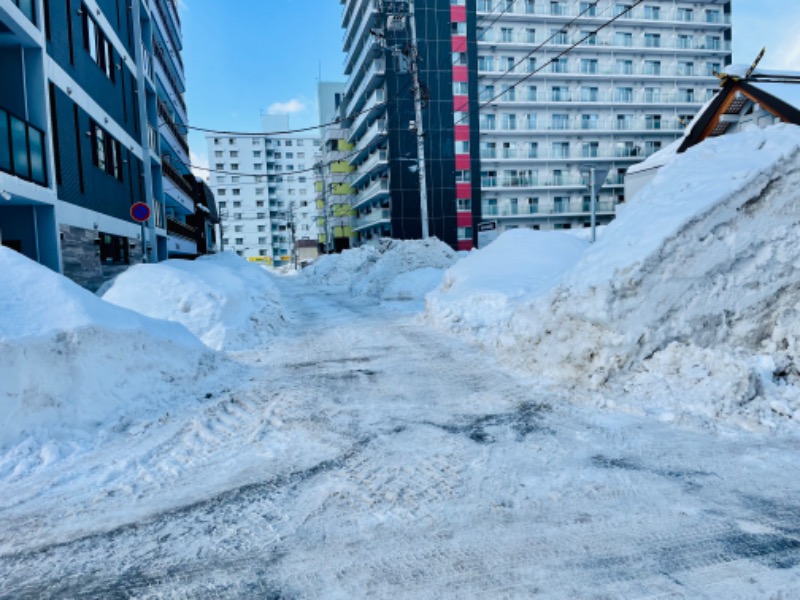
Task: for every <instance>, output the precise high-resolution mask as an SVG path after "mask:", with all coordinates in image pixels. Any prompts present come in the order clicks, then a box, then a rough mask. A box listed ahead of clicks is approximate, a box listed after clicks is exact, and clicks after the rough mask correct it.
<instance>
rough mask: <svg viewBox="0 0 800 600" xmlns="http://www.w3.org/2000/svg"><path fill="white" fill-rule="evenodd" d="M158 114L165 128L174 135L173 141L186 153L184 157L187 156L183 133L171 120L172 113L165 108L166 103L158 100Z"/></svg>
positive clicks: (187, 147)
mask: <svg viewBox="0 0 800 600" xmlns="http://www.w3.org/2000/svg"><path fill="white" fill-rule="evenodd" d="M158 116H159V118H160V120H161V121H162V122H163V123H164V125H166V126H167V129H168V130H169V131H170V133H172V135H173V136H174V137H175V141H176V142H177V143H178V145H179V146H180V147H181V148H182V149H183V151H184V152H185V153H186V157H187V158H188V156H189V144H188V143H187V142H186V139H185V138H184V135H185V134H184V132H182V131H181V130H180V128H179V127H178V125H177V124H176V123H175V121H174V120H173V118H172V115H171V114H170V112H169V110H167V107H166V105H165V104H164V103H163V102H161V101H160V100H159V101H158Z"/></svg>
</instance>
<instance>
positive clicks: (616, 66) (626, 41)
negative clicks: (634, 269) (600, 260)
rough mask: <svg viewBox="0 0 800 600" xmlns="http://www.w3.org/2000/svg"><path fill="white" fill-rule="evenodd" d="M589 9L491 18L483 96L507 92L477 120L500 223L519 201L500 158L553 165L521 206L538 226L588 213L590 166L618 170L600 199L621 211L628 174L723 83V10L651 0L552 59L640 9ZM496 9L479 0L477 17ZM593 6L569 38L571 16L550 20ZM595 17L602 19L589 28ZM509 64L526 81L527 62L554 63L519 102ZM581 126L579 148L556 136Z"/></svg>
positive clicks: (486, 179) (527, 5)
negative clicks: (543, 219) (543, 220)
mask: <svg viewBox="0 0 800 600" xmlns="http://www.w3.org/2000/svg"><path fill="white" fill-rule="evenodd" d="M591 4H592V3H590V2H580V3H571V2H559V1H554V2H549V1H544V2H543V1H542V0H536V1H533V0H530V1H529V0H524V1H523V0H520V1H517V2H515V3H514V6H513V8H512V9H509V10H508V11H507V14H504V15H501V16H500V17H499V18H497V20H496V22H494V23H493V20H494V17H495V16H497V13H499V12H500V11H501V10H502V9H501V8H497V10H495V14H494V15H493V16H492V19H486V22H487V25H484V28H485V32H484V39H485V40H486V41H485V42H479V44H478V54H479V58H478V73H477V80H478V81H477V83H478V90H479V99H480V100H481V101H484V102H485V101H487V100H489V99H490V98H492V97H493V96H494V95H495V94H496V93H497V92H503V91H505V92H506V93H505V94H504V96H501V98H499V99H498V100H496V101H495V103H492V105H489V106H486V107H482V108H481V110H480V115H479V127H480V131H481V147H480V156H481V160H482V168H481V175H482V176H481V187H482V188H483V190H484V194H486V193H488V191H492V192H493V193H494V194H495V195H496V198H493V199H490V200H492V201H493V204H492V203H487V201H486V200H484V201H482V202H481V206H482V208H483V209H484V214H490V213H488V212H487V209H488V210H492V211H496V212H494V214H497V215H498V216H503V213H508V214H510V212H511V210H512V208H511V207H512V199H513V198H514V195H513V194H509V193H508V192H506V191H505V190H504V181H512V180H513V177H509V178H504V177H503V175H502V173H503V171H502V169H495V167H496V166H497V164H502V163H491V162H487V161H492V160H498V161H502V160H506V161H514V162H515V163H519V166H520V167H521V166H523V165H524V164H525V161H531V162H530V163H529V164H531V165H536V164H540V165H541V164H546V165H547V169H546V170H545V171H543V172H542V176H541V177H538V176H537V177H534V176H533V174H531V177H530V180H531V181H532V182H533V181H536V182H537V183H536V184H535V185H536V188H535V190H534V191H535V197H536V202H535V204H526V203H525V202H522V199H520V203H519V204H517V206H519V214H520V215H533V216H531V217H530V218H531V219H536V218H537V217H538V216H539V215H542V216H543V215H547V214H552V213H553V212H562V213H565V214H569V217H570V218H572V212H569V213H567V210H571V211H577V213H581V212H585V211H582V210H581V209H583V208H584V204H583V203H582V202H580V201H579V200H580V199H582V198H583V195H584V194H585V187H583V186H584V184H583V181H582V178H581V177H580V174H579V168H580V165H581V164H585V163H587V162H590V161H591V162H593V163H595V164H598V165H603V166H609V167H610V172H611V173H612V175H610V176H609V179H608V180H607V186H606V187H604V188H603V190H602V192H601V203H603V202H605V203H606V205H608V206H611V205H612V204H613V203H615V202H617V201H618V200H619V199H621V197H622V191H623V190H622V185H621V184H622V182H623V181H622V177H620V176H619V175H618V173H619V172H620V171H622V172H623V173H624V171H625V169H627V167H629V166H630V165H632V164H634V163H636V162H638V161H640V160H642V159H643V158H644V157H646V156H649V155H650V154H652V153H653V152H657V151H658V149H660V148H664V147H666V146H667V145H669V144H670V143H671V142H672V141H674V140H675V139H677V138H678V137H679V136H680V135H682V133H683V128H684V126H685V124H686V122H687V119H686V115H687V114H689V115H690V114H692V113H694V112H696V111H697V110H698V109H699V108H700V106H701V104H702V103H703V102H705V101H706V99H707V98H709V97H710V95H712V94H713V93H715V91H716V87H717V85H718V84H717V82H716V81H715V80H714V79H711V78H712V77H713V76H714V74H715V73H716V72H718V71H719V69H721V68H722V65H723V64H725V63H726V61H729V60H730V42H729V41H728V38H729V36H728V34H727V33H726V29H727V28H728V27H729V22H730V15H727V14H725V13H724V11H723V8H722V7H721V6H720V7H716V6H715V7H711V8H709V9H708V10H710V11H711V13H710V14H709V13H707V12H706V10H705V9H704V8H702V7H699V6H697V5H695V6H676V4H675V3H674V2H667V1H661V0H651V1H647V2H645V3H644V4H642V5H639V6H637V7H636V8H635V9H633V10H631V11H629V12H628V13H627V14H626V15H625V16H624V17H623V18H622V19H619V20H618V21H617V22H616V23H615V24H613V25H611V26H609V27H608V28H606V29H604V30H603V31H601V32H599V33H597V34H596V35H594V36H591V37H592V39H591V41H590V42H588V43H587V42H584V43H583V44H582V45H581V46H579V47H578V48H576V49H575V50H574V51H571V52H569V53H567V54H566V55H564V56H562V57H560V58H559V59H558V60H557V61H554V62H552V63H551V62H550V61H551V58H552V57H554V56H555V54H557V53H558V52H559V51H560V50H561V49H563V46H561V47H559V45H560V44H563V43H565V40H566V43H570V44H571V43H573V42H575V41H577V40H578V39H581V38H583V37H585V36H587V35H589V34H590V33H591V31H592V29H593V28H594V27H595V26H596V22H597V20H598V19H601V18H602V19H607V18H609V17H610V16H613V15H616V14H621V13H622V12H624V11H625V10H626V9H627V8H629V7H630V5H631V4H633V3H632V2H615V1H610V2H609V1H604V0H600V2H598V4H597V5H596V6H591ZM687 4H691V3H687ZM497 6H498V1H497V0H496V1H491V0H479V2H478V12H479V17H478V18H479V19H480V18H481V16H482V15H481V13H486V14H488V13H489V12H491V11H492V10H494V9H495V7H497ZM583 10H587V14H586V15H585V16H584V17H582V18H579V19H578V20H577V21H576V22H575V24H574V25H573V26H572V27H571V28H569V29H567V30H566V31H565V30H564V29H560V27H564V25H563V23H565V22H566V21H556V20H554V19H552V15H559V16H565V17H575V16H577V14H578V12H580V11H583ZM523 15H524V16H526V17H527V18H522V16H523ZM592 17H594V21H588V19H590V18H592ZM537 30H538V31H537ZM551 35H553V39H552V40H551V41H550V42H548V43H546V44H545V45H544V46H543V48H542V49H541V50H538V51H537V52H536V54H535V56H534V57H528V58H525V56H526V54H527V52H528V51H529V50H531V49H533V47H534V45H535V44H536V43H541V42H544V41H545V40H546V39H547V38H548V37H550V36H551ZM501 39H506V40H509V39H512V40H514V44H515V45H514V46H509V45H506V46H503V45H502V44H499V43H497V42H498V41H499V40H501ZM534 40H536V42H534ZM526 44H527V45H528V46H529V47H528V48H526V47H525V45H526ZM551 47H552V48H551ZM510 59H512V60H513V64H516V63H519V62H520V61H522V63H521V65H520V66H518V67H517V68H516V70H517V71H519V73H520V74H521V73H524V72H525V71H532V70H535V69H536V67H533V68H527V69H526V68H525V61H527V60H529V59H532V60H536V59H538V66H544V69H543V70H542V72H540V73H539V75H538V76H534V77H532V78H531V79H530V80H528V81H526V82H523V84H522V85H517V87H516V103H515V104H514V105H510V104H502V102H503V101H504V100H508V96H509V95H510V94H509V92H508V91H507V89H508V87H507V86H509V85H510V84H511V82H516V81H517V80H518V79H519V74H515V75H513V76H507V75H504V72H505V71H506V70H507V69H506V67H507V66H510V64H512V62H511V61H510ZM534 64H535V63H534ZM537 80H538V81H537ZM498 102H499V103H501V104H499V105H498V104H496V103H498ZM520 130H527V131H528V132H530V133H526V135H527V136H528V140H525V141H522V139H521V138H520V136H519V134H518V133H516V132H517V131H520ZM575 130H577V131H579V132H580V133H579V135H580V136H581V138H582V139H581V140H580V141H578V142H573V143H572V144H570V143H565V142H564V141H561V140H558V137H556V138H555V140H554V139H553V138H554V136H557V135H562V136H565V137H566V138H568V137H569V136H570V134H571V132H572V131H575ZM561 161H563V162H561ZM533 170H535V169H531V171H533ZM612 184H613V185H612ZM484 198H486V196H485V195H484ZM570 198H573V199H575V201H574V202H570ZM531 206H535V212H534V210H533V209H531V208H529V207H531ZM523 226H524V225H523ZM574 226H576V227H580V226H583V225H582V224H581V223H577V224H575V225H574ZM547 227H549V226H548V225H544V228H547Z"/></svg>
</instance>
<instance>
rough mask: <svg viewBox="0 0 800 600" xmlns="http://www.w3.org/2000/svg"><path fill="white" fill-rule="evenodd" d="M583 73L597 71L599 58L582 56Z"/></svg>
mask: <svg viewBox="0 0 800 600" xmlns="http://www.w3.org/2000/svg"><path fill="white" fill-rule="evenodd" d="M581 73H585V74H594V73H597V59H596V58H582V59H581Z"/></svg>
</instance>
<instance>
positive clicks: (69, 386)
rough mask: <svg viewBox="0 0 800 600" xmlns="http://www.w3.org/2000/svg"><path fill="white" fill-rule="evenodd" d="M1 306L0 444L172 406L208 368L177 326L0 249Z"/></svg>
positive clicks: (203, 354)
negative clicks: (113, 301)
mask: <svg viewBox="0 0 800 600" xmlns="http://www.w3.org/2000/svg"><path fill="white" fill-rule="evenodd" d="M0 307H2V316H0V445H4V444H6V443H7V442H9V441H11V440H13V439H16V438H18V437H19V436H21V435H23V433H33V432H34V431H36V430H40V429H46V430H48V431H49V432H51V433H52V432H55V431H56V430H59V429H67V430H70V429H74V428H79V429H84V430H88V429H92V428H94V427H97V426H99V425H101V424H104V423H108V422H110V421H111V420H113V419H115V418H118V417H121V416H126V417H130V416H132V415H139V414H142V413H149V412H152V411H163V410H165V409H170V410H171V407H172V406H174V404H175V403H176V400H175V398H180V397H185V396H187V395H190V394H191V390H192V389H193V388H194V387H195V382H197V381H201V380H202V376H203V374H204V373H206V372H207V371H208V370H212V369H213V368H214V363H215V360H214V356H213V355H212V354H211V353H209V352H208V351H207V350H206V348H205V347H204V346H203V345H202V344H201V343H200V342H199V341H198V340H197V338H196V337H195V336H193V335H192V334H191V333H189V332H188V331H187V330H186V329H185V328H184V327H183V326H181V325H179V324H177V323H167V322H164V321H156V320H153V319H149V318H147V317H144V316H142V315H139V314H137V313H135V312H132V311H129V310H125V309H123V308H119V307H116V306H113V305H111V304H108V303H107V302H104V301H103V300H100V299H99V298H97V297H96V296H95V295H94V294H91V293H90V292H88V291H87V290H84V289H83V288H81V287H79V286H78V285H76V284H75V283H73V282H72V281H70V280H68V279H66V278H65V277H62V276H61V275H58V274H56V273H54V272H52V271H50V270H49V269H47V268H45V267H43V266H41V265H39V264H37V263H35V262H32V261H30V260H29V259H27V258H26V257H24V256H22V255H21V254H18V253H16V252H14V251H12V250H9V249H7V248H3V247H0ZM187 390H189V392H188V393H187Z"/></svg>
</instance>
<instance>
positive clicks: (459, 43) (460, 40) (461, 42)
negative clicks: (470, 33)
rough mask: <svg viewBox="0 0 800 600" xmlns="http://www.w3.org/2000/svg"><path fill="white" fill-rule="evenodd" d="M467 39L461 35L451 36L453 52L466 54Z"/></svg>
mask: <svg viewBox="0 0 800 600" xmlns="http://www.w3.org/2000/svg"><path fill="white" fill-rule="evenodd" d="M466 51H467V38H466V37H465V36H463V35H454V36H453V52H466Z"/></svg>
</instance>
